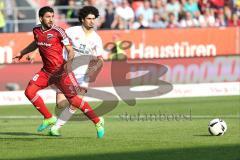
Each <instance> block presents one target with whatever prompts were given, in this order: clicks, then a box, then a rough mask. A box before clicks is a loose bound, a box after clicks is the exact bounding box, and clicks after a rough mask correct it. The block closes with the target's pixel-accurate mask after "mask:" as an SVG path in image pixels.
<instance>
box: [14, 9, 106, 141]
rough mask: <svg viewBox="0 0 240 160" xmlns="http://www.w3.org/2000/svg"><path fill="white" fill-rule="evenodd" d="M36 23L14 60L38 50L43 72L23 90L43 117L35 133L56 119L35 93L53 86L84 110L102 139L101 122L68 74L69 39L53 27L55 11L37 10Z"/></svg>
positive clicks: (73, 104)
mask: <svg viewBox="0 0 240 160" xmlns="http://www.w3.org/2000/svg"><path fill="white" fill-rule="evenodd" d="M39 20H40V22H41V24H40V25H37V26H36V27H34V28H33V34H34V41H33V42H32V43H31V44H29V45H28V46H27V47H26V48H25V49H23V50H22V51H21V52H20V53H19V54H18V55H17V56H16V57H14V60H15V61H19V60H20V59H21V58H22V57H23V56H24V55H26V54H28V53H30V52H32V51H34V50H36V49H37V48H38V50H39V53H40V56H41V58H42V61H43V67H42V69H41V70H40V71H39V72H38V73H37V74H36V75H35V76H34V77H33V79H32V80H30V82H29V84H28V86H27V88H26V90H25V95H26V97H27V98H28V99H29V100H30V101H31V102H32V104H33V105H34V106H35V107H36V109H37V110H38V111H39V112H40V113H41V114H42V115H43V116H44V120H43V123H42V124H41V125H40V126H39V127H38V131H43V130H44V129H46V128H48V127H49V126H50V125H52V124H55V123H56V120H57V119H56V117H55V116H53V115H52V114H51V113H50V112H49V111H48V109H47V107H46V105H45V104H44V102H43V100H42V98H41V97H40V96H39V95H38V94H37V92H38V91H39V90H41V89H44V88H46V87H48V86H49V85H52V84H54V85H55V86H57V88H58V89H59V90H60V91H61V92H62V93H63V94H64V95H65V97H66V98H67V100H68V101H69V103H70V104H71V105H72V106H74V107H76V108H79V109H80V110H81V111H83V112H84V114H85V115H86V116H87V117H88V118H89V119H90V120H91V121H92V122H93V123H94V124H95V126H96V129H97V137H98V138H102V137H103V135H104V126H103V119H102V118H100V117H98V116H97V115H96V114H95V113H94V111H93V110H92V108H91V107H90V106H89V104H88V103H87V102H84V101H83V100H82V99H81V98H79V97H78V92H79V91H80V88H79V86H78V85H75V84H77V82H76V79H75V77H74V74H73V73H72V72H69V71H71V69H69V66H70V65H69V64H71V61H72V60H73V58H74V52H73V48H72V45H71V42H70V40H69V38H68V36H67V35H66V33H65V31H64V30H63V29H62V28H60V27H58V26H56V25H54V23H53V20H54V10H53V9H52V8H51V7H48V6H46V7H43V8H41V9H40V10H39ZM64 47H65V48H66V50H67V52H68V56H67V59H68V62H66V61H65V60H64V58H63V54H62V53H63V48H64ZM86 110H87V112H86Z"/></svg>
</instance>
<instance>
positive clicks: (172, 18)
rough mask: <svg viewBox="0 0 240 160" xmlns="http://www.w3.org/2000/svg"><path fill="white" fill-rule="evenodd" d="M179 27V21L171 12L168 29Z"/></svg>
mask: <svg viewBox="0 0 240 160" xmlns="http://www.w3.org/2000/svg"><path fill="white" fill-rule="evenodd" d="M177 27H179V24H178V21H177V19H176V16H175V14H174V13H172V12H170V13H169V14H168V24H167V28H177Z"/></svg>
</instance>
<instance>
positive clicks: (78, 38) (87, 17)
mask: <svg viewBox="0 0 240 160" xmlns="http://www.w3.org/2000/svg"><path fill="white" fill-rule="evenodd" d="M98 16H99V12H98V10H97V9H96V8H95V7H93V6H85V7H83V8H81V9H80V10H79V22H80V26H74V27H70V28H68V29H66V34H67V35H68V37H69V38H70V39H71V41H72V45H73V48H74V52H75V59H77V58H78V59H81V56H83V57H84V56H85V57H91V58H93V60H94V61H95V62H96V63H95V65H94V66H93V67H89V66H87V65H81V66H79V67H78V68H77V69H75V70H74V71H73V72H74V74H75V77H76V79H77V81H78V85H79V86H80V87H81V88H82V90H81V94H80V95H79V96H80V97H81V98H83V96H84V94H85V93H86V91H87V87H88V82H87V81H86V80H87V78H86V76H87V75H89V74H92V73H93V72H94V71H97V70H98V69H99V68H101V67H102V65H103V58H102V56H101V55H102V54H103V46H102V39H101V37H100V36H99V35H98V34H97V33H96V32H95V31H94V27H95V21H96V18H97V17H98ZM63 54H64V56H65V53H63ZM66 56H67V54H66ZM65 58H66V57H65ZM73 69H74V68H73ZM66 101H67V100H66V98H65V96H64V94H63V93H61V92H60V91H58V92H57V107H59V108H63V107H66V103H65V102H66ZM80 108H81V107H80ZM75 112H76V109H75V108H74V107H73V106H71V105H69V106H67V107H66V108H65V109H64V110H63V111H62V113H61V114H60V116H59V117H58V119H57V122H56V123H55V124H54V125H53V126H52V127H51V129H50V135H52V136H60V133H59V129H60V128H61V127H62V126H63V125H64V124H65V123H66V122H67V121H68V120H69V119H70V118H71V116H72V115H73V114H74V113H75ZM86 112H87V111H86ZM101 121H102V122H104V120H103V118H102V117H101ZM99 127H101V126H99ZM98 137H99V136H98ZM102 137H103V135H101V136H100V137H99V138H102Z"/></svg>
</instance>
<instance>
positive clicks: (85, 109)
mask: <svg viewBox="0 0 240 160" xmlns="http://www.w3.org/2000/svg"><path fill="white" fill-rule="evenodd" d="M82 103H84V104H83V106H81V107H80V109H81V111H82V112H83V113H84V114H85V115H86V116H87V117H88V118H89V119H91V120H92V122H93V123H94V124H97V123H98V122H99V121H100V119H99V117H98V116H97V115H96V114H95V112H94V110H93V109H92V108H91V107H90V105H89V104H88V103H87V102H84V101H82Z"/></svg>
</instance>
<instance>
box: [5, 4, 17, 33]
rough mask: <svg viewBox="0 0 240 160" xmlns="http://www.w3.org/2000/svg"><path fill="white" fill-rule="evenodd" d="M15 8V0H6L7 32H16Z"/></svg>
mask: <svg viewBox="0 0 240 160" xmlns="http://www.w3.org/2000/svg"><path fill="white" fill-rule="evenodd" d="M15 7H16V2H15V0H5V17H6V28H5V32H13V31H14V8H15Z"/></svg>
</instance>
